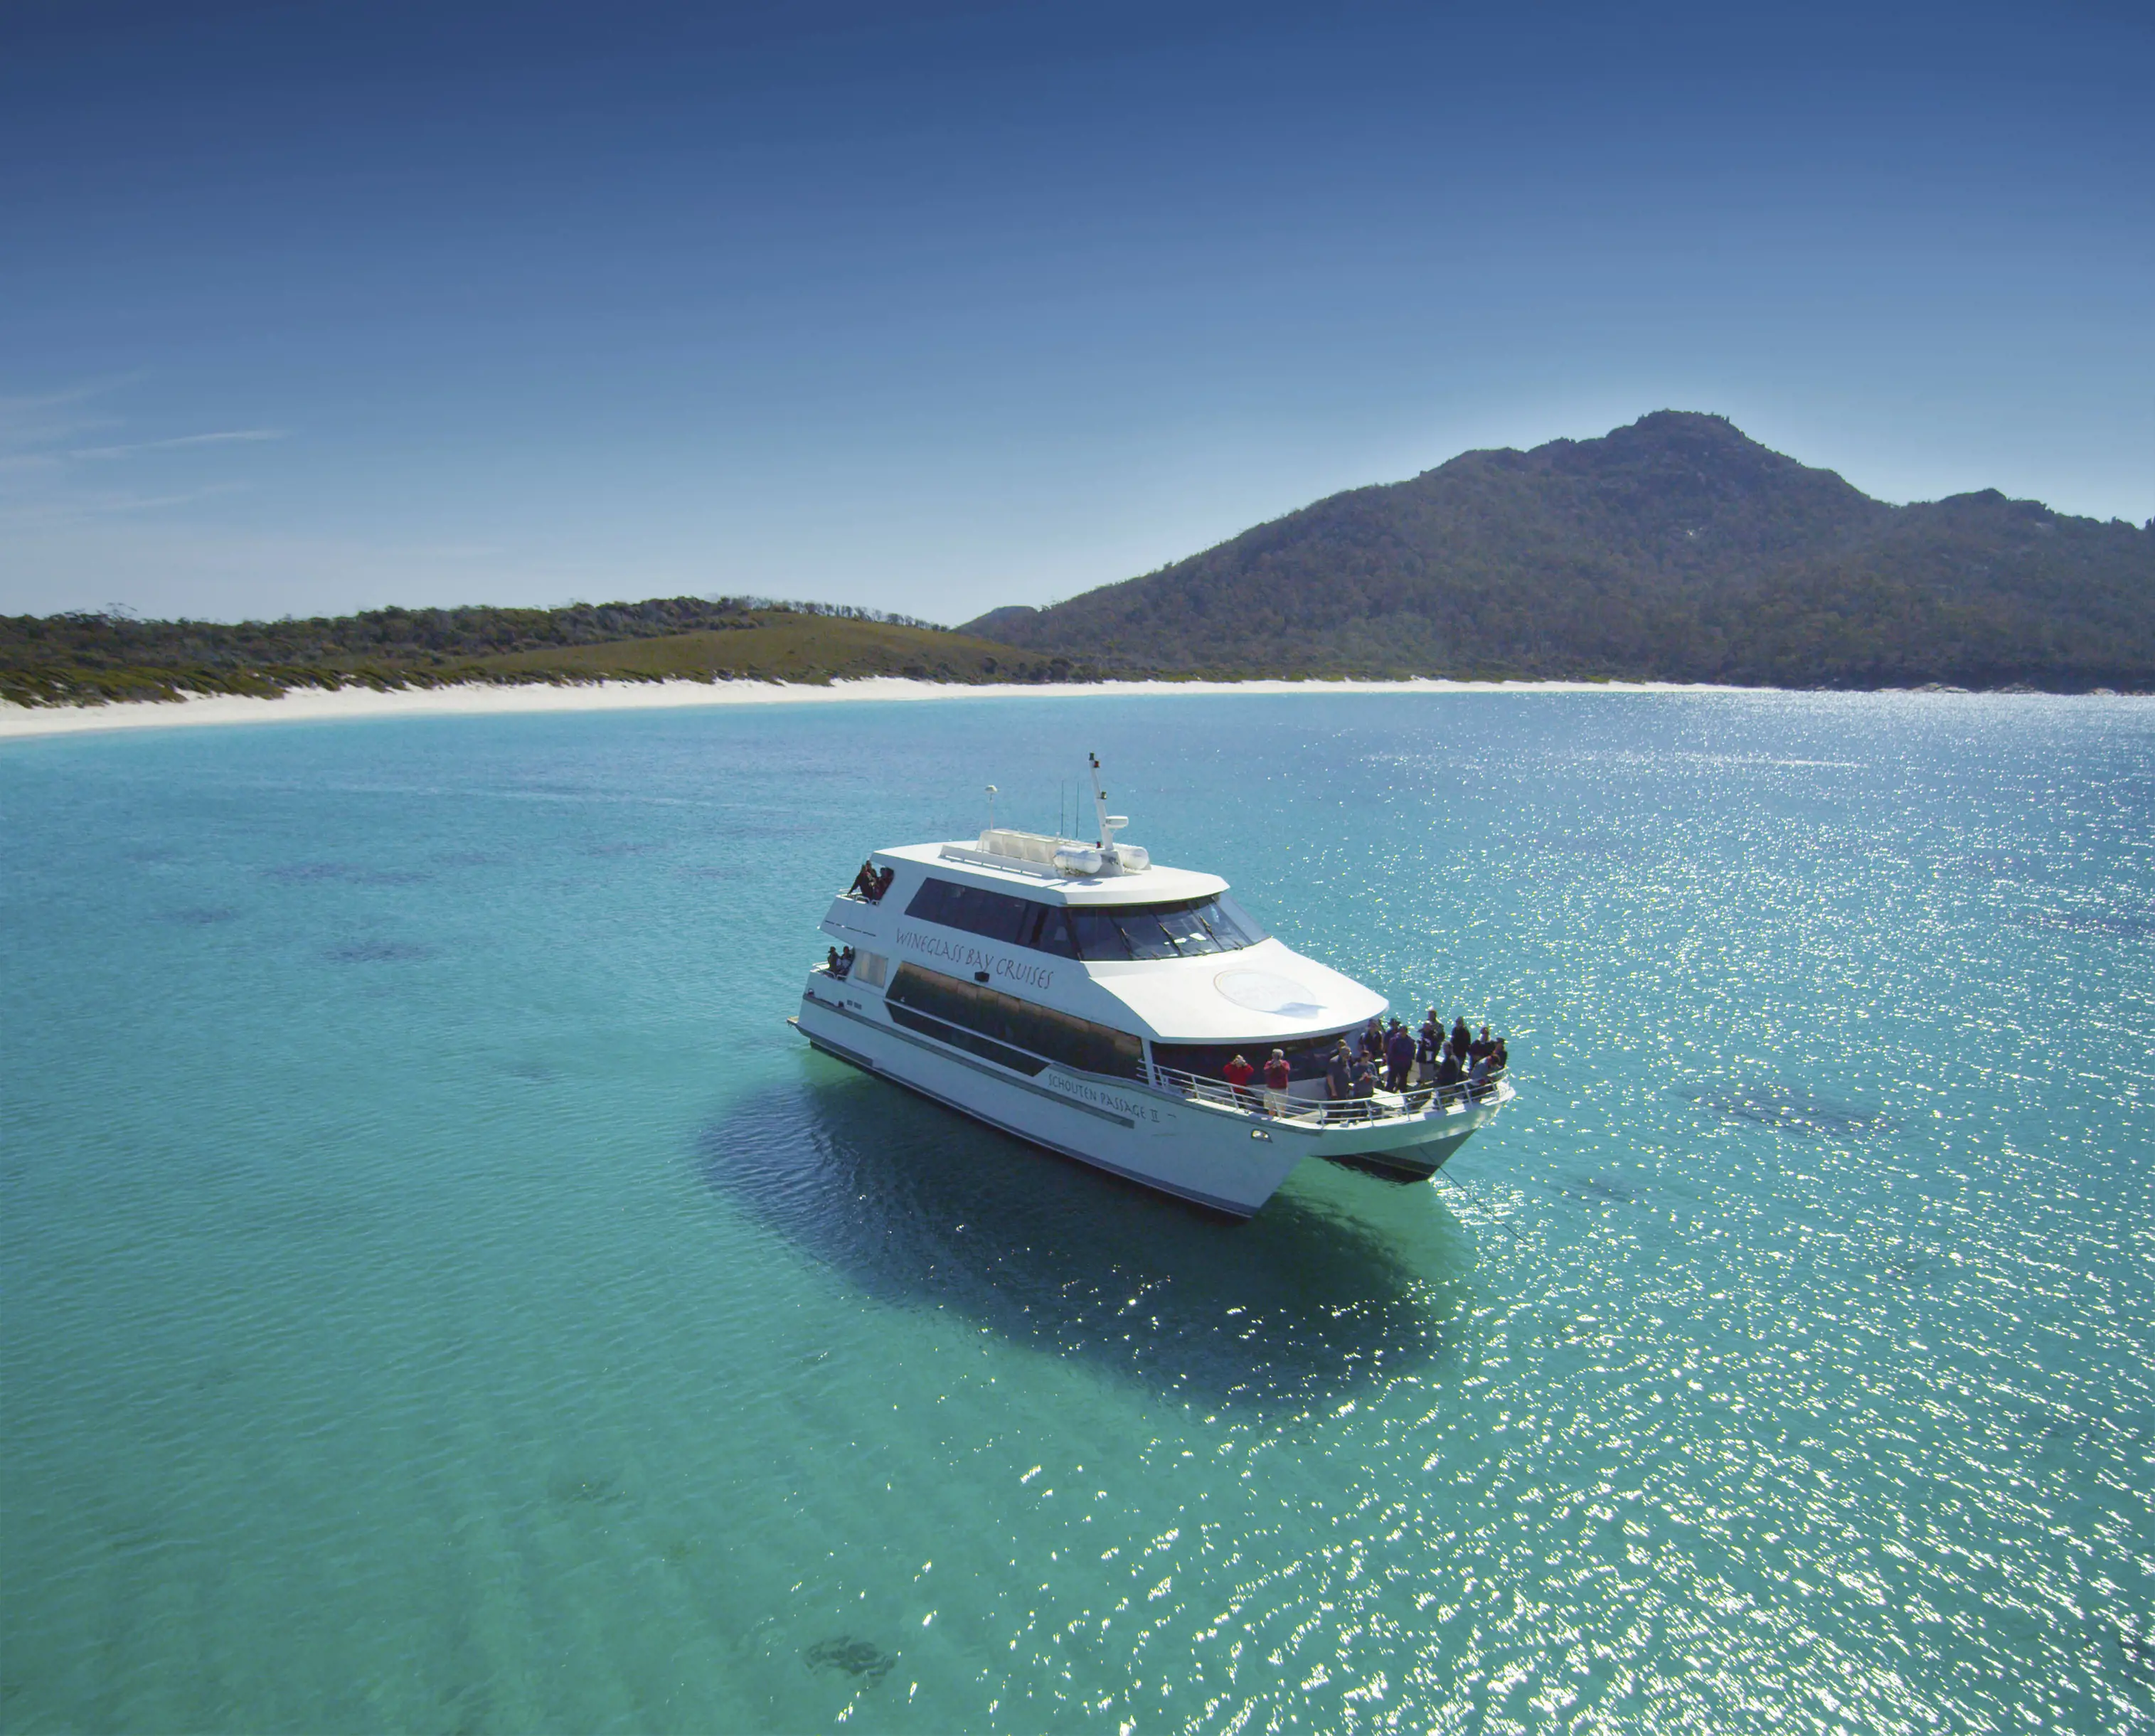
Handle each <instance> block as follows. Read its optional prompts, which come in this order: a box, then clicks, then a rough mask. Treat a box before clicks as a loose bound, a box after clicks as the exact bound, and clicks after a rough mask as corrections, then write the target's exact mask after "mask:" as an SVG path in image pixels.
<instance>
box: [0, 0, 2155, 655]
mask: <svg viewBox="0 0 2155 1736" xmlns="http://www.w3.org/2000/svg"><path fill="white" fill-rule="evenodd" d="M2151 49H2155V9H2150V8H2147V7H2145V6H2144V5H2141V6H2130V7H2128V6H2107V5H2070V4H2068V5H2052V6H2045V7H2040V8H2038V7H2033V6H2030V7H2023V8H1985V7H1983V6H1980V5H1978V6H1959V7H1955V8H1951V9H1948V8H1897V7H1893V6H1891V5H1885V6H1876V5H1874V6H1866V7H1862V8H1843V9H1836V8H1834V7H1832V6H1830V5H1827V6H1806V7H1803V8H1795V7H1773V6H1757V7H1748V8H1747V7H1728V6H1725V5H1723V6H1715V7H1692V8H1687V7H1656V6H1652V5H1645V6H1636V7H1628V8H1617V7H1607V6H1605V7H1581V6H1568V5H1534V4H1527V3H1513V4H1508V5H1505V6H1502V7H1463V8H1446V7H1436V6H1419V7H1407V6H1398V5H1389V4H1383V5H1359V4H1353V3H1349V4H1344V5H1328V6H1323V7H1314V6H1312V7H1282V6H1267V5H1264V4H1261V3H1260V4H1243V5H1237V6H1232V7H1230V6H1225V5H1180V4H1175V3H1172V0H1154V3H1150V4H1146V5H1126V4H1121V3H1118V0H1106V3H1100V4H1094V5H1089V6H1084V7H1078V6H1074V5H1029V6H996V5H985V4H982V5H967V4H961V3H950V4H945V5H939V6H937V5H927V6H916V7H907V6H903V5H900V4H894V3H893V4H887V5H866V4H854V3H852V0H837V3H833V4H828V5H819V6H768V7H761V8H740V7H726V6H711V5H704V6H694V7H689V6H652V5H644V4H639V3H634V0H627V3H616V4H610V5H607V6H604V7H600V6H595V5H587V6H578V7H569V6H546V5H520V6H515V7H508V6H501V7H493V6H462V7H459V6H456V5H453V4H448V3H438V4H434V5H426V6H402V5H397V4H392V3H386V0H380V3H370V4H363V5H362V4H342V3H321V0H317V3H307V4H284V3H253V4H240V3H226V4H194V5H190V4H187V3H186V0H166V3H163V4H158V5H139V4H133V3H129V4H117V3H105V0H11V3H10V4H9V5H8V7H6V8H4V9H0V610H4V611H8V612H22V611H35V612H47V611H52V610H58V609H63V608H79V607H91V608H94V607H104V606H105V605H107V604H110V603H122V604H125V605H127V606H129V607H133V608H136V609H137V610H139V611H141V612H143V613H146V614H160V615H171V614H183V613H184V614H193V615H197V616H203V617H213V618H236V617H242V616H273V615H281V614H284V613H288V612H289V613H297V614H310V613H316V612H339V611H343V610H346V609H351V608H355V607H374V606H378V605H381V604H383V603H387V602H403V603H409V604H420V603H447V602H562V601H566V600H567V599H569V598H571V597H584V598H587V599H590V600H593V601H596V600H600V599H601V598H610V597H643V596H649V595H655V594H676V593H705V594H708V593H714V592H720V591H729V592H730V591H752V592H758V593H762V594H765V595H778V596H798V597H818V598H826V599H829V600H832V601H837V602H853V603H861V604H867V605H870V606H873V607H882V608H887V609H894V610H901V611H904V612H911V613H914V614H919V615H924V616H927V617H931V618H934V619H939V620H944V621H958V620H962V619H965V618H966V617H970V616H971V615H973V614H975V613H977V612H980V610H982V609H985V608H988V607H993V606H994V605H996V604H998V603H1002V602H1045V601H1048V600H1050V599H1052V598H1055V597H1066V596H1070V595H1072V594H1074V593H1076V592H1077V591H1082V590H1085V589H1088V588H1089V587H1090V586H1094V585H1098V584H1103V583H1108V582H1111V581H1114V580H1117V579H1121V578H1126V577H1129V576H1131V575H1133V574H1135V573H1138V572H1142V571H1149V570H1150V569H1152V568H1154V567H1155V566H1160V565H1162V564H1163V563H1165V562H1167V561H1172V560H1175V559H1178V558H1180V556H1185V555H1188V554H1190V553H1193V552H1195V551H1197V550H1199V549H1200V548H1203V547H1205V546H1207V545H1211V543H1213V542H1216V541H1217V540H1220V539H1221V538H1222V537H1225V536H1227V535H1232V534H1233V533H1235V532H1236V531H1237V530H1241V529H1244V528H1246V526H1248V525H1251V524H1252V523H1255V522H1257V521H1259V520H1263V519H1267V518H1271V517H1274V516H1277V515H1279V514H1280V513H1282V512H1284V511H1287V510H1292V509H1293V508H1294V507H1296V506H1298V505H1301V504H1305V503H1307V502H1308V501H1309V500H1312V499H1316V498H1318V497H1319V496H1322V495H1323V494H1328V493H1330V492H1332V491H1333V490H1334V489H1340V488H1344V487H1349V486H1352V485H1354V484H1361V483H1366V482H1374V481H1384V480H1390V479H1396V478H1399V477H1401V476H1406V475H1411V474H1414V473H1415V472H1416V471H1418V470H1420V469H1426V468H1427V467H1429V466H1431V465H1432V464H1436V463H1441V462H1442V461H1443V460H1444V459H1446V458H1449V457H1451V456H1452V455H1453V454H1455V453H1458V452H1460V451H1461V450H1464V449H1466V448H1472V447H1477V446H1492V445H1528V444H1532V443H1536V442H1538V441H1541V440H1543V439H1548V438H1553V437H1554V436H1558V435H1572V436H1587V435H1593V434H1598V433H1603V432H1605V431H1606V430H1607V429H1608V428H1610V427H1612V426H1614V425H1615V424H1617V423H1620V422H1628V421H1630V420H1631V419H1633V418H1634V417H1637V416H1639V415H1641V414H1642V413H1644V412H1647V411H1650V410H1654V409H1658V408H1662V407H1676V408H1685V409H1704V410H1713V411H1718V412H1722V413H1724V414H1727V415H1728V416H1730V417H1733V418H1734V420H1735V421H1736V422H1737V423H1738V426H1739V427H1741V428H1743V429H1744V430H1745V431H1746V432H1748V433H1751V434H1752V435H1753V436H1754V437H1755V438H1759V439H1761V440H1763V441H1765V442H1766V443H1768V444H1769V445H1772V446H1774V447H1777V448H1780V449H1782V450H1784V451H1787V452H1789V453H1793V454H1794V455H1795V456H1797V457H1799V458H1802V459H1804V461H1806V462H1808V463H1817V464H1824V465H1827V466H1830V468H1833V469H1838V470H1840V472H1841V473H1842V474H1844V475H1845V476H1847V477H1848V478H1849V479H1850V480H1851V481H1852V482H1854V483H1856V484H1857V485H1859V486H1860V487H1862V488H1864V489H1867V490H1869V491H1870V492H1871V493H1873V494H1878V495H1880V496H1881V497H1883V498H1886V499H1894V500H1905V499H1930V498H1935V497H1936V496H1937V495H1939V494H1949V493H1953V492H1956V491H1958V490H1962V489H1974V488H1982V487H1997V488H2000V489H2004V490H2006V491H2007V492H2008V493H2009V494H2015V495H2028V496H2033V497H2035V498H2037V499H2043V500H2045V501H2048V502H2049V503H2050V504H2052V505H2054V506H2056V507H2057V508H2059V509H2060V510H2066V511H2071V512H2076V513H2084V514H2088V515H2094V516H2096V517H2104V518H2107V517H2111V516H2118V517H2123V518H2127V519H2130V520H2133V521H2135V522H2138V521H2140V520H2144V519H2147V517H2149V516H2150V515H2155V208H2151V207H2155V119H2151V116H2155V104H2151V103H2150V102H2149V101H2148V99H2147V69H2148V66H2149V65H2150V64H2151V52H2150V51H2151Z"/></svg>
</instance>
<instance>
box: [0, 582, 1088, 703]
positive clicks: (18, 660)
mask: <svg viewBox="0 0 2155 1736" xmlns="http://www.w3.org/2000/svg"><path fill="white" fill-rule="evenodd" d="M1086 673H1088V672H1087V671H1086V670H1085V669H1084V668H1083V666H1082V665H1080V664H1078V663H1075V662H1073V661H1072V659H1070V658H1065V657H1062V656H1059V655H1057V654H1054V653H1026V652H1021V651H1016V650H1013V649H1012V648H1011V647H1009V646H1007V645H997V644H991V643H987V642H985V641H984V640H980V639H975V638H969V637H968V636H966V635H965V634H963V633H956V632H950V631H949V630H947V629H945V628H943V627H935V626H933V625H931V624H929V622H924V621H917V620H914V619H913V618H912V617H909V616H902V615H885V614H882V613H880V612H877V611H874V610H869V609H856V608H847V607H839V606H835V605H831V604H822V603H798V602H771V601H769V600H767V599H764V598H758V597H718V598H704V597H663V598H654V599H653V600H651V601H649V602H635V603H601V604H596V605H594V604H590V603H572V604H570V605H568V606H567V607H562V608H555V609H510V608H486V607H465V608H453V609H376V610H371V611H369V612H366V613H365V614H360V615H346V616H338V617H333V618H332V617H319V618H315V619H312V620H306V621H299V620H285V621H268V622H264V621H248V622H238V623H237V624H227V623H223V622H202V621H145V620H139V619H136V618H135V617H131V616H126V615H121V614H72V615H54V616H46V617H38V616H28V615H23V616H0V698H4V699H10V700H13V701H14V702H15V703H16V704H23V705H64V704H104V703H105V702H107V701H110V700H115V699H181V698H183V697H185V696H187V695H188V694H255V695H259V696H263V697H274V695H276V694H281V693H284V692H286V691H287V690H289V689H293V688H342V687H371V688H375V689H390V688H401V687H441V686H448V685H453V684H460V683H465V682H481V683H494V684H526V683H547V682H552V683H565V682H588V681H672V680H683V679H686V680H692V681H716V680H726V679H737V680H752V681H791V682H809V683H816V684H822V683H827V682H830V681H832V680H840V679H852V678H855V677H860V676H867V675H904V676H911V677H914V678H915V679H919V680H924V681H948V682H959V683H980V682H991V681H993V682H1002V681H1012V682H1028V683H1031V682H1042V681H1066V680H1072V679H1083V678H1084V676H1085V674H1086Z"/></svg>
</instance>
